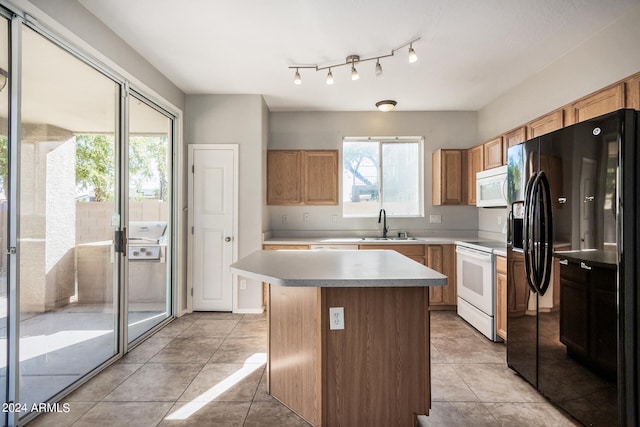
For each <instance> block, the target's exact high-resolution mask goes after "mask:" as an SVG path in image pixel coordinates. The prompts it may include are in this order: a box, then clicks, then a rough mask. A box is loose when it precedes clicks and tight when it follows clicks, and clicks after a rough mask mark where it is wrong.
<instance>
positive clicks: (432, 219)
mask: <svg viewBox="0 0 640 427" xmlns="http://www.w3.org/2000/svg"><path fill="white" fill-rule="evenodd" d="M429 223H430V224H441V223H442V215H440V214H436V215H429Z"/></svg>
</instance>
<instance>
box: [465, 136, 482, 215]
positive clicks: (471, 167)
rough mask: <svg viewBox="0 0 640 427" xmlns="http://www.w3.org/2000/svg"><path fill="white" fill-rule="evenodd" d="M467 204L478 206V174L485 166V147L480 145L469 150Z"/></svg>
mask: <svg viewBox="0 0 640 427" xmlns="http://www.w3.org/2000/svg"><path fill="white" fill-rule="evenodd" d="M467 157H468V159H467V204H468V205H475V204H476V173H478V172H481V171H482V170H483V166H484V146H482V145H478V146H475V147H473V148H470V149H469V150H467Z"/></svg>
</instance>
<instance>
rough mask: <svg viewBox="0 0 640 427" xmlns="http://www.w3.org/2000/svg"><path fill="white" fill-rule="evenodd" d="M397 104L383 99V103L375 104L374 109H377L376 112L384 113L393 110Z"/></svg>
mask: <svg viewBox="0 0 640 427" xmlns="http://www.w3.org/2000/svg"><path fill="white" fill-rule="evenodd" d="M397 104H398V103H397V102H396V101H394V100H392V99H385V100H383V101H378V102H376V107H377V108H378V110H380V111H384V112H385V113H386V112H387V111H391V110H393V107H395V106H396V105H397Z"/></svg>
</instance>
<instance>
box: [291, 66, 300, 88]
mask: <svg viewBox="0 0 640 427" xmlns="http://www.w3.org/2000/svg"><path fill="white" fill-rule="evenodd" d="M293 82H294V83H295V84H297V85H301V84H302V77H300V72H299V71H298V69H297V68H296V74H295V76H294V77H293Z"/></svg>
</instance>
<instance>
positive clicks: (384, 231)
mask: <svg viewBox="0 0 640 427" xmlns="http://www.w3.org/2000/svg"><path fill="white" fill-rule="evenodd" d="M383 218H384V223H383V224H382V237H383V238H385V239H386V238H387V232H388V231H389V227H387V212H386V211H385V210H384V209H380V213H378V224H380V222H381V221H383Z"/></svg>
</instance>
